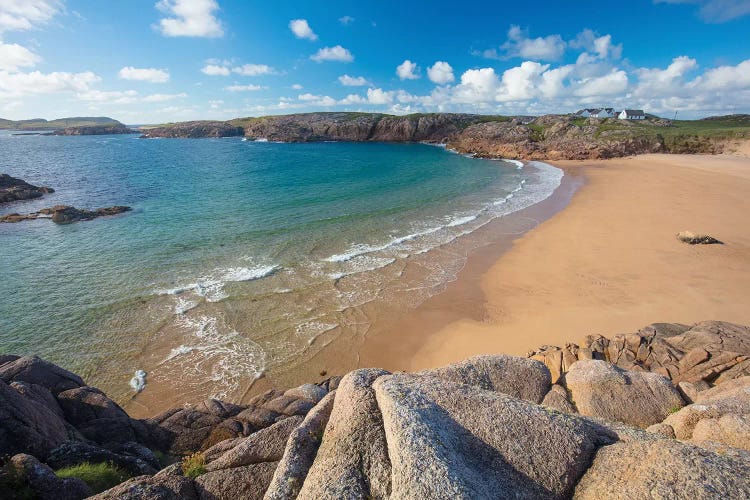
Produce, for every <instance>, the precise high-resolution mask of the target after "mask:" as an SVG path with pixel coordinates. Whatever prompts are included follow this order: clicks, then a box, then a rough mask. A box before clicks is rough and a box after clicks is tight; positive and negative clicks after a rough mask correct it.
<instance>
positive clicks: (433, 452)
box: [0, 322, 750, 499]
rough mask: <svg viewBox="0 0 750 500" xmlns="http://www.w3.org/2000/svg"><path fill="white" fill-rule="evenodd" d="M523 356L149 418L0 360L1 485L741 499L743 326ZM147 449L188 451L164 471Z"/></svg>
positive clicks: (746, 464) (745, 458)
mask: <svg viewBox="0 0 750 500" xmlns="http://www.w3.org/2000/svg"><path fill="white" fill-rule="evenodd" d="M698 345H701V346H702V348H704V350H705V353H699V352H698V351H697V349H698ZM531 355H532V356H533V357H534V358H537V359H531V358H520V357H512V356H504V355H485V356H477V357H474V358H470V359H468V360H466V361H464V362H462V363H457V364H454V365H451V366H448V367H445V368H441V369H437V370H427V371H423V372H419V373H411V374H410V373H388V372H386V371H384V370H377V369H361V370H355V371H353V372H351V373H349V374H347V375H346V376H344V377H343V378H334V379H329V380H327V381H325V382H322V383H319V384H305V385H302V386H300V387H297V388H294V389H290V390H288V391H280V390H276V389H272V390H270V391H268V392H266V393H265V394H262V395H259V396H257V397H256V398H254V399H253V400H252V401H251V402H250V403H249V404H248V405H245V406H238V405H232V404H229V403H224V402H220V401H216V400H207V401H205V402H204V403H202V404H200V405H196V406H187V407H184V408H176V409H173V410H169V411H167V412H165V413H163V414H162V415H160V416H158V417H155V418H153V419H147V420H135V419H131V418H130V417H128V416H127V414H126V413H125V412H124V411H122V409H121V408H120V407H119V406H118V405H117V404H116V403H114V402H113V401H111V400H109V399H108V398H107V397H106V395H104V394H103V393H101V392H100V391H98V390H96V389H94V388H91V387H88V386H86V385H85V384H84V382H83V380H81V379H80V378H79V377H77V376H75V375H74V374H72V373H69V372H67V371H65V370H62V369H61V368H59V367H56V366H55V365H52V364H50V363H46V362H44V361H42V360H40V359H39V358H28V357H26V358H17V357H15V356H2V357H0V438H1V439H0V456H2V455H6V456H10V457H12V458H10V459H9V460H8V461H7V462H6V463H5V464H4V466H3V467H2V469H0V484H8V483H7V481H9V480H12V481H15V483H14V484H15V485H16V488H19V489H20V488H26V489H29V490H32V491H34V492H36V493H37V494H38V495H39V496H41V497H43V498H44V497H45V496H44V495H46V492H48V491H50V488H58V491H64V492H65V493H66V494H67V495H68V496H67V498H82V497H83V496H85V495H87V494H89V493H90V492H89V491H85V490H84V488H86V487H87V486H86V485H82V484H81V483H80V482H77V481H75V480H72V481H71V480H67V481H69V482H68V483H66V484H64V485H63V484H62V483H61V482H60V481H61V480H60V479H58V478H56V476H54V474H53V469H57V468H58V467H60V466H62V465H65V464H72V463H75V462H76V461H77V460H78V461H81V460H88V461H91V462H96V461H102V460H107V461H108V462H112V463H115V464H118V465H119V466H120V467H121V468H122V469H123V470H126V471H128V473H129V474H130V475H134V476H135V477H133V478H132V479H130V480H128V481H126V482H124V483H122V484H120V485H118V486H115V487H114V488H112V489H110V490H108V491H105V492H103V493H101V494H99V495H98V496H97V497H96V498H101V499H110V498H139V499H140V498H143V499H157V498H158V499H162V498H194V499H208V498H211V499H217V498H218V499H224V498H226V499H235V498H250V499H252V498H258V499H260V498H266V499H292V498H316V499H318V498H323V499H325V498H331V499H333V498H342V497H345V498H446V499H448V498H451V499H453V498H583V499H587V498H607V497H618V498H643V497H646V498H651V497H660V498H730V497H731V498H744V497H747V496H750V376H748V373H747V369H748V366H747V360H748V356H750V328H748V327H743V326H739V325H734V324H731V323H724V322H703V323H699V324H697V325H693V326H687V325H679V324H655V325H650V326H648V327H646V328H643V329H642V330H640V331H639V332H637V333H634V334H627V335H622V336H615V337H613V338H612V339H606V338H605V337H601V336H591V337H589V338H587V340H586V342H585V343H584V344H583V346H577V345H574V344H569V345H568V346H566V347H565V348H554V347H549V346H547V347H545V348H543V349H541V350H539V351H535V352H534V353H531ZM626 367H627V369H626ZM686 383H690V384H691V386H690V387H688V386H685V385H684V384H686ZM688 391H689V395H688V394H687V392H688ZM151 450H157V451H159V452H162V453H170V454H172V455H173V456H175V455H184V454H188V453H193V452H196V451H198V452H199V454H198V455H193V456H192V457H191V459H190V460H187V461H185V462H183V464H184V465H181V464H180V463H175V464H173V465H168V466H166V467H164V465H166V464H164V463H162V464H159V463H158V461H157V460H156V457H155V456H154V453H152V451H151ZM34 457H36V458H34ZM196 463H197V464H199V467H194V464H196ZM160 467H161V470H159V471H158V472H156V469H157V468H160ZM9 478H10V479H9ZM2 481H5V483H3V482H2Z"/></svg>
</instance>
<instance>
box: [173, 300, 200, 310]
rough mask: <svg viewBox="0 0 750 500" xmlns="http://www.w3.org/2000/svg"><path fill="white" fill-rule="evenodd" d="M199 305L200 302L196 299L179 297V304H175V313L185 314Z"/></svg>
mask: <svg viewBox="0 0 750 500" xmlns="http://www.w3.org/2000/svg"><path fill="white" fill-rule="evenodd" d="M197 306H198V302H197V301H195V300H188V299H184V298H182V297H179V298H178V299H177V304H175V306H174V313H175V314H185V313H186V312H188V311H189V310H191V309H194V308H196V307H197Z"/></svg>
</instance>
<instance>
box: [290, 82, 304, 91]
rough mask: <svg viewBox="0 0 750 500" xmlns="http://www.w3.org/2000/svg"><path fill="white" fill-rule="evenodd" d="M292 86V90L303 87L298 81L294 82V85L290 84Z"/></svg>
mask: <svg viewBox="0 0 750 500" xmlns="http://www.w3.org/2000/svg"><path fill="white" fill-rule="evenodd" d="M292 88H293V89H294V90H302V89H303V87H302V85H300V84H299V83H295V84H294V85H292Z"/></svg>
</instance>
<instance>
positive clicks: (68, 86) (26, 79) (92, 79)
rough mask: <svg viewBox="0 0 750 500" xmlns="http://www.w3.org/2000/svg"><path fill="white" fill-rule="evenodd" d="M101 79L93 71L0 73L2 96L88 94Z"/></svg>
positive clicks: (0, 92)
mask: <svg viewBox="0 0 750 500" xmlns="http://www.w3.org/2000/svg"><path fill="white" fill-rule="evenodd" d="M100 81H101V78H100V77H99V76H98V75H96V74H95V73H93V72H91V71H85V72H82V73H68V72H58V71H56V72H53V73H42V72H40V71H32V72H30V73H10V72H7V71H0V94H6V95H11V96H18V95H24V94H50V93H55V92H86V91H88V90H89V86H90V85H92V84H94V83H98V82H100Z"/></svg>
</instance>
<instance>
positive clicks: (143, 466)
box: [47, 441, 159, 476]
mask: <svg viewBox="0 0 750 500" xmlns="http://www.w3.org/2000/svg"><path fill="white" fill-rule="evenodd" d="M133 444H135V443H133ZM131 450H132V448H131ZM120 451H121V453H115V452H114V451H111V450H107V449H104V448H101V447H99V446H95V445H92V444H89V443H84V442H76V441H70V442H67V443H63V444H62V445H60V446H58V447H57V448H55V449H54V450H52V452H51V453H50V455H49V457H48V458H47V464H49V465H50V466H51V467H54V468H55V469H61V468H63V467H70V466H72V465H78V464H81V463H84V462H88V463H92V464H97V463H111V464H114V465H116V466H117V467H120V468H121V469H123V470H125V471H127V472H129V473H130V474H131V475H133V476H140V475H143V474H156V472H157V471H158V469H159V463H158V461H157V460H156V457H154V456H153V454H152V453H151V454H150V457H146V459H145V460H144V457H142V456H138V455H136V454H130V453H127V448H121V449H120ZM139 451H140V454H143V453H150V452H149V451H148V449H146V451H142V450H139ZM131 453H132V451H131Z"/></svg>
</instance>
